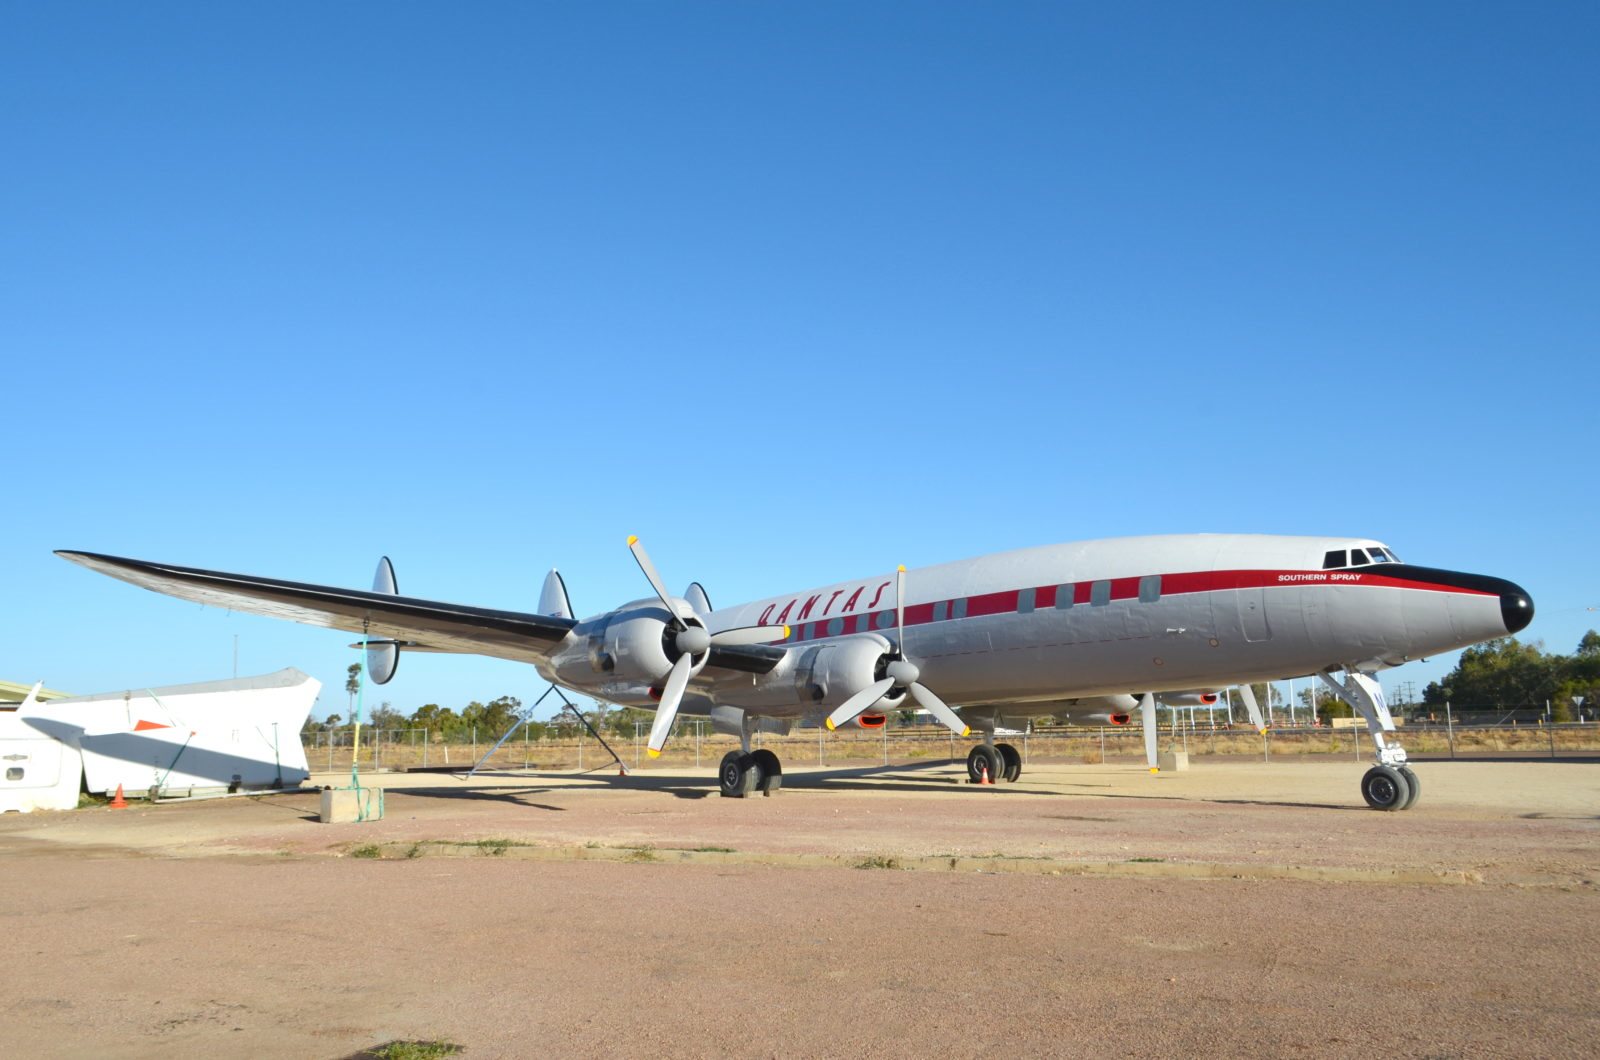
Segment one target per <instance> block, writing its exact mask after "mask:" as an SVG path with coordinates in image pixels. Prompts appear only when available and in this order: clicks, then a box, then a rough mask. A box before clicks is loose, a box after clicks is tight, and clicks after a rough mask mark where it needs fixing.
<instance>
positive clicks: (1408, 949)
mask: <svg viewBox="0 0 1600 1060" xmlns="http://www.w3.org/2000/svg"><path fill="white" fill-rule="evenodd" d="M1363 768H1364V766H1361V767H1358V766H1356V765H1355V764H1354V763H1349V762H1345V763H1339V762H1330V761H1322V760H1316V761H1307V760H1303V759H1297V760H1292V761H1284V762H1273V763H1271V764H1263V763H1259V762H1255V763H1248V762H1245V763H1240V762H1232V763H1213V762H1207V763H1204V764H1201V765H1197V766H1196V768H1195V769H1193V770H1191V771H1189V772H1187V773H1181V774H1163V775H1161V776H1159V777H1151V776H1149V775H1147V774H1145V773H1144V771H1143V770H1141V769H1138V768H1137V767H1130V766H1069V765H1047V766H1042V767H1039V768H1036V769H1034V770H1032V771H1031V772H1030V773H1028V774H1027V775H1025V776H1024V778H1023V781H1022V782H1021V783H1019V784H1014V785H1003V786H1000V787H998V788H992V789H990V788H984V789H975V788H972V787H971V786H968V785H965V784H958V783H956V781H957V779H958V777H959V773H960V772H962V771H960V770H958V769H957V768H953V767H950V766H947V765H945V764H943V763H939V764H935V765H928V766H923V767H919V768H916V769H905V768H901V769H890V770H857V771H852V772H849V773H845V774H839V773H804V772H798V773H797V772H791V774H790V775H788V776H786V777H785V788H784V791H783V792H782V793H781V794H779V795H778V796H776V797H774V798H755V799H747V800H733V799H721V798H718V797H716V795H715V794H714V789H713V782H712V780H711V779H710V776H709V770H707V771H702V772H701V773H699V774H694V773H692V772H685V773H676V772H675V773H672V774H651V775H644V776H636V777H631V778H625V779H624V778H617V777H614V776H605V775H590V776H586V777H579V776H572V775H564V776H553V777H552V776H534V777H530V776H511V775H501V776H495V777H489V778H477V779H476V780H474V781H473V782H472V784H471V785H470V786H469V785H467V784H465V783H463V782H462V781H460V780H458V779H455V778H453V777H449V776H440V775H424V776H418V775H416V774H411V775H406V776H400V775H394V776H376V777H367V778H365V779H366V781H367V782H369V783H381V784H383V785H384V786H385V787H386V788H387V789H388V790H387V813H386V816H385V818H384V820H382V821H377V822H368V823H365V824H359V825H321V824H317V823H315V821H314V818H315V814H316V809H317V802H318V799H317V795H316V794H315V793H313V792H305V793H292V794H282V795H274V796H270V797H261V798H238V799H228V800H217V801H211V802H202V803H191V804H162V805H159V806H155V807H146V806H142V805H140V804H138V803H136V804H135V808H133V809H129V810H121V811H111V810H105V809H93V810H84V811H76V812H71V813H53V814H51V813H40V814H32V815H27V816H19V815H9V816H7V817H6V818H4V819H0V879H3V880H4V882H5V890H6V899H5V902H4V904H3V912H0V916H3V917H4V918H5V922H6V931H5V933H4V938H5V939H6V941H7V943H8V945H7V946H6V952H7V958H6V971H7V975H6V977H5V982H6V984H7V989H6V993H5V996H4V997H3V998H0V1013H4V1027H5V1030H4V1032H3V1033H4V1038H5V1042H6V1044H5V1046H4V1052H6V1053H7V1054H8V1055H19V1056H82V1055H87V1054H93V1055H102V1056H148V1055H155V1054H160V1055H163V1056H200V1055H207V1056H215V1055H218V1054H230V1055H263V1056H292V1057H340V1056H346V1055H349V1054H351V1053H353V1052H355V1051H357V1050H359V1049H362V1048H365V1047H369V1046H372V1045H375V1044H378V1043H381V1042H385V1041H389V1040H393V1039H401V1038H426V1039H434V1038H442V1039H448V1040H450V1041H454V1042H459V1043H461V1044H463V1045H464V1046H466V1047H467V1054H466V1055H468V1056H485V1057H489V1056H539V1055H550V1054H555V1053H564V1054H576V1055H582V1056H587V1055H596V1056H598V1055H602V1054H604V1055H614V1054H622V1055H646V1054H649V1055H664V1056H712V1055H721V1054H727V1053H731V1052H735V1051H737V1052H740V1053H746V1054H754V1055H768V1056H776V1055H780V1054H785V1055H824V1056H847V1055H863V1054H870V1055H882V1056H913V1055H918V1056H920V1055H928V1054H933V1053H936V1052H937V1053H941V1054H945V1053H968V1054H973V1053H982V1052H987V1051H989V1050H990V1049H1002V1050H1005V1051H1007V1052H1009V1053H1011V1054H1022V1055H1027V1054H1029V1053H1036V1054H1046V1055H1060V1056H1090V1055H1103V1054H1106V1053H1110V1054H1114V1055H1129V1056H1179V1055H1195V1054H1199V1055H1249V1056H1284V1055H1306V1056H1356V1055H1363V1056H1370V1055H1374V1054H1377V1055H1382V1054H1384V1053H1388V1054H1391V1055H1399V1056H1419V1057H1422V1056H1428V1057H1445V1056H1460V1057H1478V1056H1482V1057H1500V1056H1592V1055H1594V1052H1595V1045H1594V1043H1595V1041H1596V1040H1600V998H1597V995H1596V987H1595V983H1596V976H1597V973H1600V764H1594V763H1579V762H1565V761H1558V762H1552V763H1533V762H1518V763H1492V762H1437V763H1425V764H1422V765H1419V766H1418V767H1417V768H1418V772H1419V774H1420V775H1421V776H1422V778H1423V783H1424V786H1425V790H1424V794H1423V798H1422V801H1421V803H1420V804H1419V805H1418V806H1417V807H1416V808H1414V809H1412V810H1411V811H1408V812H1405V813H1399V814H1381V813H1375V812H1372V811H1370V810H1367V809H1366V808H1365V807H1364V806H1363V805H1362V804H1361V802H1360V797H1359V795H1358V794H1357V791H1356V781H1357V779H1358V778H1359V776H1360V773H1361V770H1362V769H1363ZM329 780H330V781H331V782H333V783H346V782H348V776H347V775H346V776H344V777H341V778H329ZM362 848H366V849H362ZM357 850H360V851H361V852H362V853H363V854H373V853H381V854H382V855H383V857H382V858H372V857H356V856H350V855H351V854H352V853H353V852H355V851H357ZM1396 881H1401V882H1396Z"/></svg>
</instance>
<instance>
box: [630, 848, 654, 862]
mask: <svg viewBox="0 0 1600 1060" xmlns="http://www.w3.org/2000/svg"><path fill="white" fill-rule="evenodd" d="M627 860H628V861H654V860H656V852H655V848H654V847H639V848H637V849H635V850H630V851H629V852H628V857H627Z"/></svg>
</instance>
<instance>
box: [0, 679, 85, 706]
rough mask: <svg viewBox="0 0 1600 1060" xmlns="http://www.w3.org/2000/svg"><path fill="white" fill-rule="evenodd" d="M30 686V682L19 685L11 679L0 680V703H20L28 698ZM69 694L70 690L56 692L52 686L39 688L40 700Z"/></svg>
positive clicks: (59, 697) (64, 697) (64, 696)
mask: <svg viewBox="0 0 1600 1060" xmlns="http://www.w3.org/2000/svg"><path fill="white" fill-rule="evenodd" d="M32 688H33V684H32V683H31V682H30V683H28V684H25V685H19V684H16V683H14V682H11V681H0V703H21V702H22V701H23V700H24V699H27V698H28V692H29V691H30V690H31V689H32ZM70 695H72V693H71V692H57V691H56V690H55V689H53V688H41V689H39V700H40V702H43V701H44V700H47V699H66V698H67V697H68V696H70Z"/></svg>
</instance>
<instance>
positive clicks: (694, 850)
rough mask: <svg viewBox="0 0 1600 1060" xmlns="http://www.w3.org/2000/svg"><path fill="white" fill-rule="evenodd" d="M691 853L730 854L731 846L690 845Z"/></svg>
mask: <svg viewBox="0 0 1600 1060" xmlns="http://www.w3.org/2000/svg"><path fill="white" fill-rule="evenodd" d="M689 852H690V853H692V854H732V853H733V848H732V847H690V848H689Z"/></svg>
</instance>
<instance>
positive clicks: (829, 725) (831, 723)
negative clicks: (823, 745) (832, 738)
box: [822, 718, 833, 732]
mask: <svg viewBox="0 0 1600 1060" xmlns="http://www.w3.org/2000/svg"><path fill="white" fill-rule="evenodd" d="M822 724H824V725H826V726H827V727H828V731H829V732H832V731H833V719H832V718H829V719H828V720H827V721H825V722H823V723H822Z"/></svg>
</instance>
